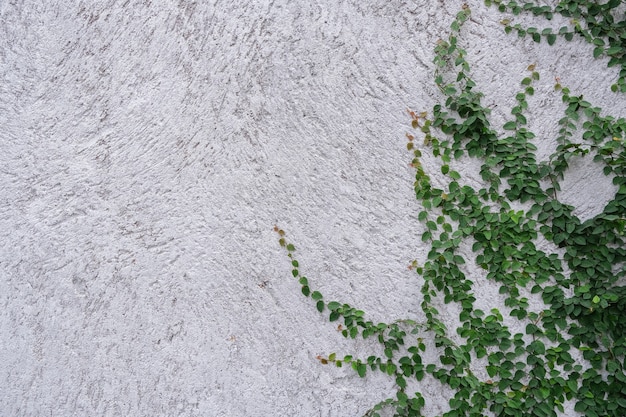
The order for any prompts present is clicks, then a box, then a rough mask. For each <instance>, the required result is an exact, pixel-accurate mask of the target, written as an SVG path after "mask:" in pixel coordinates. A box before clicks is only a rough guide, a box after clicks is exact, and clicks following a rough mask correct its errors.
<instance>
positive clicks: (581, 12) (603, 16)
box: [485, 0, 626, 92]
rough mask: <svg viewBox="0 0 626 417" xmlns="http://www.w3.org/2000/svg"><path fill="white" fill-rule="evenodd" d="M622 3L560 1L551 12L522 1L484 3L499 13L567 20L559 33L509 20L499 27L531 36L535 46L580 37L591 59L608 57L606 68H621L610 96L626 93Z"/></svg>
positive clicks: (625, 34) (613, 0)
mask: <svg viewBox="0 0 626 417" xmlns="http://www.w3.org/2000/svg"><path fill="white" fill-rule="evenodd" d="M623 3H624V2H623V0H608V1H606V2H604V3H600V2H599V1H598V0H561V1H560V2H559V3H558V4H557V5H556V7H554V8H552V7H550V6H548V5H540V4H537V2H531V1H523V0H522V1H515V0H512V1H503V0H485V4H486V5H487V6H492V5H494V6H497V7H498V10H500V11H501V12H509V13H511V14H513V15H514V16H518V15H520V14H522V13H532V14H533V15H535V16H542V17H544V18H545V19H546V20H552V18H553V17H554V15H555V14H559V15H561V16H563V17H566V18H570V25H569V26H562V27H561V28H559V30H558V31H555V30H553V29H552V28H544V29H538V28H536V27H532V26H531V27H524V26H523V25H521V24H519V23H513V22H512V21H511V20H510V19H503V20H502V21H501V23H502V24H503V25H504V28H505V31H506V32H507V33H511V32H517V34H518V35H519V36H520V37H525V36H530V37H532V39H533V40H534V41H535V42H541V39H545V40H546V41H547V42H548V44H550V45H552V44H554V43H555V42H556V40H557V37H562V38H564V39H565V40H567V41H571V40H572V39H574V36H582V37H583V38H584V39H585V40H586V41H587V42H589V43H590V44H591V45H593V47H594V49H593V57H594V58H598V57H600V56H607V57H609V62H608V66H609V67H613V66H619V67H620V72H619V77H618V80H617V82H616V83H615V84H613V85H612V86H611V89H612V90H613V92H617V91H621V92H626V54H625V53H624V52H625V51H626V19H625V18H624V17H626V10H625V9H624V7H623ZM620 6H621V7H620ZM620 14H621V19H620Z"/></svg>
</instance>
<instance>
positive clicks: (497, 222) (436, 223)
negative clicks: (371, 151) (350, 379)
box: [275, 7, 626, 417]
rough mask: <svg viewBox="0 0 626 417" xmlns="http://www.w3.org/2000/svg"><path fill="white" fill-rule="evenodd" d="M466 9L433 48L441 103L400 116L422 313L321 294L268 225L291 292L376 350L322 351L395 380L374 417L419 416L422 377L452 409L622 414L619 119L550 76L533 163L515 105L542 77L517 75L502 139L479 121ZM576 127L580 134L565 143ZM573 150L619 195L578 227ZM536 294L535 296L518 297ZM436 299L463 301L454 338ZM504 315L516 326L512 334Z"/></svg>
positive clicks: (625, 130)
mask: <svg viewBox="0 0 626 417" xmlns="http://www.w3.org/2000/svg"><path fill="white" fill-rule="evenodd" d="M469 16H470V10H469V9H468V8H467V7H464V8H463V10H461V11H460V12H459V13H458V15H457V16H456V19H455V20H454V22H453V23H452V25H451V33H450V36H449V37H448V38H447V39H446V40H442V41H440V42H439V43H438V44H437V46H436V48H435V55H436V57H435V61H434V62H435V64H436V67H437V72H436V77H435V82H436V84H437V85H438V86H439V88H440V90H441V91H442V93H443V94H444V96H445V97H446V100H445V104H443V105H436V106H435V107H434V108H433V111H432V117H430V118H429V117H428V115H427V114H426V113H419V114H418V113H415V112H410V115H411V118H412V125H413V127H414V128H415V129H418V130H419V131H420V132H421V133H422V134H423V135H424V144H423V145H421V144H420V145H418V144H417V140H416V139H415V137H414V136H413V135H411V134H407V137H408V139H409V141H408V144H407V148H408V149H409V150H410V151H412V152H413V155H414V158H413V161H412V165H413V167H414V168H415V170H416V178H415V193H416V197H417V199H418V200H419V201H420V203H421V205H422V207H423V210H422V211H420V213H419V215H418V218H419V220H420V221H422V222H423V223H424V225H425V231H424V232H423V234H422V241H423V242H424V244H428V245H429V246H430V251H429V252H428V255H427V260H426V261H425V263H424V265H421V266H420V265H417V263H416V262H415V263H414V264H413V267H414V268H415V270H416V271H417V273H418V274H419V275H421V277H422V285H421V294H422V302H421V309H422V311H423V312H424V314H425V317H426V320H425V322H423V323H416V322H414V321H411V320H403V321H399V322H395V323H391V324H387V323H377V324H376V323H373V322H371V321H368V320H366V319H365V314H364V312H363V311H361V310H358V309H355V308H354V307H352V306H350V305H348V304H343V303H340V302H337V301H330V302H327V301H326V300H325V298H324V296H323V295H322V294H321V293H320V292H319V291H315V290H313V289H311V286H310V283H309V281H308V279H307V278H306V277H305V276H303V275H301V272H300V266H299V264H298V261H297V260H296V258H295V256H294V253H295V247H294V246H293V244H291V243H288V242H287V241H286V240H285V237H284V235H285V233H284V231H283V230H281V229H279V228H278V227H276V228H275V230H276V231H277V232H278V234H279V235H280V240H279V242H280V244H281V246H283V247H284V248H286V250H287V254H288V256H289V258H290V260H291V263H292V266H293V271H292V272H293V276H294V277H295V278H296V279H297V280H298V282H299V283H300V285H301V286H302V293H303V294H304V295H305V296H307V297H310V298H312V299H313V300H314V302H315V304H316V307H317V310H318V311H319V312H321V313H326V312H328V313H329V320H330V321H338V320H343V324H342V329H343V330H342V333H343V336H344V337H347V338H356V337H363V338H370V337H373V338H376V340H377V341H378V342H379V343H380V344H381V345H382V348H383V349H382V351H383V352H384V353H383V354H382V355H381V356H370V357H368V358H355V357H353V356H352V355H348V356H345V357H343V358H339V357H337V355H336V354H331V355H329V356H328V357H321V356H320V357H318V359H319V360H320V361H321V362H322V363H324V364H328V363H333V364H335V365H336V366H344V365H349V366H351V367H352V369H354V370H355V371H356V372H357V373H358V375H360V376H361V377H363V376H365V375H366V373H367V371H368V370H378V371H381V372H383V373H386V374H388V375H389V376H391V377H393V378H394V379H395V382H396V384H397V387H398V389H397V392H396V395H395V397H393V398H389V399H387V400H385V401H383V402H381V403H379V404H377V405H376V406H374V407H373V408H372V409H371V410H370V411H369V412H368V414H367V415H369V416H378V415H379V414H378V412H379V411H380V410H381V409H383V408H385V407H393V409H394V412H395V414H394V415H395V416H421V415H422V410H423V407H424V405H425V399H424V397H423V395H422V394H421V393H420V392H415V393H410V392H407V390H408V388H407V387H408V386H409V384H408V382H409V381H410V380H414V381H417V385H418V386H419V381H422V380H423V378H424V377H425V376H426V375H430V376H431V377H433V378H435V379H436V380H438V381H439V382H440V383H441V384H443V385H444V386H447V387H449V388H450V389H451V390H452V392H454V394H453V396H452V398H450V399H449V406H450V410H449V411H447V412H446V413H445V414H444V416H447V417H455V416H482V415H485V413H487V412H491V413H493V414H495V415H507V416H518V417H521V416H528V415H533V416H556V415H558V413H563V412H565V407H564V405H565V404H566V402H568V401H572V402H573V403H574V408H575V410H576V411H577V412H579V413H582V414H584V415H587V416H617V415H626V373H625V366H626V362H625V356H626V286H625V285H624V278H625V277H626V245H624V243H625V242H624V240H625V237H624V229H625V225H626V219H625V217H626V216H625V214H626V151H625V148H624V137H625V135H626V121H625V120H624V119H615V118H613V117H610V116H602V115H601V111H600V109H599V108H597V107H593V106H592V105H591V104H590V103H589V102H587V101H585V100H584V99H583V97H582V96H576V95H573V94H572V93H571V92H570V91H569V90H568V89H567V88H564V87H563V86H561V85H558V84H557V86H556V91H558V94H560V95H561V96H562V99H563V102H564V103H565V105H566V110H565V113H564V116H563V118H562V119H561V120H560V121H559V125H560V127H561V128H560V131H559V136H558V138H557V139H556V140H557V146H556V149H555V151H554V152H553V154H552V155H551V156H550V158H548V160H546V161H538V160H537V158H536V150H537V148H536V147H535V145H534V144H533V139H534V138H535V135H534V134H533V132H531V131H529V130H528V129H527V127H526V125H527V119H526V113H527V108H528V97H529V96H531V95H533V94H534V89H533V84H534V83H535V82H536V81H537V80H539V78H540V75H539V73H538V72H537V71H535V67H534V65H531V66H530V67H529V68H528V70H529V75H528V76H527V77H525V78H524V79H523V80H522V81H521V90H520V92H519V93H518V94H517V95H516V104H515V106H514V107H513V108H512V110H511V118H510V120H509V121H507V122H506V123H504V125H503V126H502V129H501V130H502V131H504V132H506V133H505V134H500V133H499V131H498V130H497V129H494V128H493V127H492V126H491V124H490V117H489V116H490V115H489V113H490V112H489V109H488V108H486V107H484V106H483V105H482V104H481V98H482V94H481V93H480V92H478V91H476V84H475V83H474V81H473V80H472V79H471V77H470V66H469V63H468V62H467V60H466V58H465V57H466V52H465V51H464V50H463V49H462V48H461V47H460V46H459V43H458V35H459V32H460V30H461V27H462V25H463V23H464V22H465V21H466V20H467V19H468V18H469ZM577 131H578V132H579V133H581V134H582V140H578V139H576V138H578V135H576V134H575V133H576V132H577ZM425 150H429V152H431V153H432V154H433V155H434V156H435V157H437V158H439V160H440V161H441V172H440V174H441V178H442V179H443V182H445V183H446V185H445V187H442V188H438V187H437V186H436V185H434V183H433V182H432V181H431V176H430V175H429V173H427V172H426V170H425V169H424V168H423V166H422V164H421V162H420V158H421V156H422V151H425ZM583 157H593V159H594V161H596V162H597V163H598V164H601V165H602V166H603V167H604V173H605V174H606V175H610V176H612V177H613V183H614V184H615V186H616V189H617V191H616V193H615V195H614V197H613V198H612V199H611V200H610V201H609V202H608V204H607V205H606V206H605V207H604V210H603V211H602V212H601V213H599V214H597V215H596V216H594V217H593V218H590V219H588V220H585V221H582V220H581V219H579V218H578V217H577V216H576V215H575V214H574V211H573V209H574V208H573V207H572V206H570V205H567V204H565V203H563V202H562V201H560V200H559V192H560V191H561V190H560V187H559V184H560V182H561V180H562V179H563V175H564V173H565V172H566V171H567V169H568V164H569V163H570V161H572V159H574V158H583ZM461 158H476V159H478V160H480V161H482V165H481V168H480V175H481V177H482V180H483V182H484V186H483V187H482V188H480V189H477V188H475V187H472V186H470V185H467V184H464V181H463V178H462V175H461V174H460V173H459V172H458V171H456V170H454V169H453V165H454V164H455V161H456V160H459V159H461ZM438 175H439V174H438ZM439 182H442V181H439ZM520 207H522V209H519V208H520ZM540 240H545V241H548V242H551V243H552V244H553V245H554V248H555V250H554V253H548V252H546V251H544V250H541V249H540V248H539V247H538V246H537V244H536V243H537V242H538V241H540ZM466 243H470V244H471V247H472V255H471V257H472V258H473V259H472V261H473V263H474V264H475V266H474V267H472V268H473V269H472V268H468V266H467V265H468V264H469V263H470V262H469V261H470V259H468V255H467V251H463V250H461V249H460V248H461V247H462V246H463V245H464V244H466ZM557 248H558V249H557ZM476 268H478V269H477V270H478V271H482V272H481V273H478V272H476ZM470 270H471V271H472V272H471V273H470V272H469V271H470ZM480 280H488V281H491V282H493V283H495V285H497V286H498V287H499V292H500V294H501V295H502V297H503V300H504V303H503V305H502V306H501V310H502V311H500V309H496V308H494V309H491V310H490V311H483V310H481V309H479V308H478V307H477V306H476V304H477V303H476V302H477V298H476V294H475V291H476V289H475V288H474V287H475V284H476V283H477V282H479V281H480ZM538 297H540V298H541V300H542V301H543V303H541V302H539V301H537V300H535V301H531V300H530V299H529V298H538ZM438 302H439V303H441V302H443V303H444V304H449V303H456V304H457V305H458V306H459V307H460V314H459V317H458V319H459V325H458V327H457V328H456V329H453V330H454V333H455V334H454V335H453V334H451V333H450V330H449V329H448V327H447V326H446V323H444V322H443V321H442V320H441V318H440V314H439V311H438V310H437V308H436V305H437V303H438ZM507 323H509V325H507ZM510 323H515V324H517V325H516V326H515V328H521V329H524V331H523V332H517V333H513V330H511V325H510ZM424 340H431V341H433V342H434V346H435V348H436V349H437V354H438V357H439V361H438V363H425V361H424V359H423V358H424V356H426V355H425V353H426V351H427V347H426V344H425V343H424ZM477 367H482V368H483V369H481V372H478V371H477Z"/></svg>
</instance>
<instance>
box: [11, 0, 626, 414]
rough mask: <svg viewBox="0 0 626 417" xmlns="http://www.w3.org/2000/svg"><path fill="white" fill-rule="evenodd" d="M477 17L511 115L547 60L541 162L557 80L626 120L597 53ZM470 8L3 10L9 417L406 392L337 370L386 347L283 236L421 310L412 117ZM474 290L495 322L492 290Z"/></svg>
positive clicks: (489, 87)
mask: <svg viewBox="0 0 626 417" xmlns="http://www.w3.org/2000/svg"><path fill="white" fill-rule="evenodd" d="M468 3H469V5H470V7H471V8H472V10H473V17H472V20H471V21H469V22H468V23H467V25H466V26H465V28H464V32H463V36H462V40H461V42H462V43H463V45H464V46H465V47H466V49H467V50H468V52H469V58H470V62H471V63H472V64H473V70H474V76H475V78H476V79H477V81H478V83H479V87H480V88H481V89H482V90H483V91H484V92H485V94H486V98H485V100H486V101H485V104H487V105H489V106H492V107H493V110H494V120H495V122H496V123H497V122H502V121H504V120H505V117H506V116H507V114H508V108H510V105H511V104H512V102H513V101H512V100H513V96H514V92H515V91H517V89H518V85H519V84H518V83H519V80H521V78H523V77H524V76H525V68H526V67H527V65H528V64H531V63H536V64H537V69H538V70H539V71H540V72H541V73H542V75H543V78H542V81H541V82H540V83H539V85H538V86H537V88H536V90H537V94H536V96H535V97H534V98H533V99H532V102H531V107H533V108H534V109H535V110H533V113H532V115H533V117H534V118H532V122H531V123H533V124H532V125H531V127H532V128H533V129H534V131H535V132H536V133H537V134H538V141H539V142H540V143H539V147H540V149H541V150H542V152H545V154H546V155H547V154H548V152H549V150H550V148H551V146H554V144H553V143H552V142H551V141H550V138H553V137H554V136H555V132H556V130H557V126H556V120H558V112H559V111H560V110H561V109H562V108H561V107H560V106H561V105H560V103H559V98H558V97H557V96H554V95H552V93H551V90H552V85H553V77H555V76H558V77H560V78H561V81H562V83H563V84H565V85H568V86H569V87H570V88H571V89H572V91H573V92H577V93H581V94H585V97H586V99H587V100H589V101H591V102H592V103H594V104H595V105H599V106H601V107H603V108H605V109H607V110H610V111H611V113H612V114H614V115H618V116H624V115H625V114H626V111H625V110H626V106H625V104H624V101H623V100H622V98H621V96H615V95H613V94H611V93H610V92H609V86H610V84H611V83H612V82H613V81H614V80H615V77H616V75H617V70H615V69H606V62H605V61H602V60H599V61H593V60H591V59H590V56H591V53H590V48H589V46H587V45H585V44H584V43H581V42H572V43H569V44H568V43H564V42H559V43H557V45H555V46H554V47H548V46H547V45H543V44H542V45H536V44H534V43H533V42H532V41H529V40H520V39H517V37H514V36H507V35H505V34H504V33H503V31H502V29H501V27H500V24H499V23H498V22H499V20H500V19H502V16H501V15H500V14H498V13H497V12H496V11H495V10H490V9H487V8H486V7H485V6H483V5H482V2H481V1H478V0H473V1H468ZM460 6H461V2H456V1H445V2H444V1H427V0H413V1H402V0H391V1H390V0H373V1H342V2H339V3H337V2H333V1H325V0H312V1H307V2H300V1H288V0H266V1H248V2H244V1H221V2H218V1H202V2H191V1H184V0H181V1H173V0H163V1H154V2H151V1H148V0H144V1H125V2H123V1H116V0H108V1H105V0H93V1H86V2H83V1H81V2H69V3H68V2H61V1H29V0H24V1H8V0H7V1H3V2H0V74H1V75H2V84H1V85H0V146H1V148H0V149H1V152H0V181H1V185H2V187H1V188H0V234H1V240H0V308H1V310H0V334H1V335H2V337H1V338H0V414H2V415H7V416H8V415H13V416H60V415H63V416H86V415H102V416H118V415H167V416H175V415H176V416H178V415H180V416H248V417H254V416H305V417H308V416H310V417H313V416H323V417H331V416H332V417H336V416H357V415H361V414H363V413H364V412H365V411H366V410H368V409H369V407H371V406H372V405H373V404H374V403H375V402H377V401H378V400H381V399H383V398H385V397H386V396H388V395H391V394H392V393H393V384H392V381H390V380H388V379H386V378H384V377H383V376H381V375H377V374H372V375H369V376H368V377H367V378H366V379H360V378H358V376H356V375H355V374H354V373H353V372H352V371H350V370H347V369H335V368H331V367H323V366H321V365H319V363H318V361H317V360H316V359H315V357H316V355H318V354H327V353H330V352H333V351H336V352H338V353H339V354H345V353H353V352H357V353H358V352H363V353H364V354H365V353H368V352H373V351H376V349H377V347H376V346H373V345H371V344H369V343H366V342H364V341H356V342H354V341H347V340H344V339H343V338H342V337H341V336H340V334H339V333H338V332H337V330H336V328H335V326H334V325H332V324H329V323H328V322H327V321H326V319H325V318H323V317H321V316H320V315H319V314H318V313H317V312H316V311H315V308H314V307H313V306H312V305H311V304H310V303H309V302H307V300H305V299H304V298H303V297H302V296H301V295H300V292H299V286H298V284H297V283H296V282H294V281H293V280H292V279H290V268H289V264H288V262H287V261H286V258H285V256H284V253H283V252H282V250H281V249H280V248H279V247H278V244H277V239H276V236H275V233H274V232H273V231H272V228H273V226H274V225H275V224H279V225H280V226H281V227H283V228H284V229H285V230H287V232H288V234H289V237H290V239H291V240H292V241H294V243H296V244H297V246H298V249H299V251H298V253H299V259H300V261H301V264H302V265H303V271H304V272H305V274H306V275H307V276H308V277H309V278H310V279H311V280H312V281H313V282H314V283H315V285H317V287H318V288H319V289H320V290H322V292H323V293H324V294H326V296H327V298H329V299H339V300H341V301H346V302H349V303H352V304H353V305H355V306H358V307H359V308H362V309H364V310H365V311H367V313H368V314H369V317H370V318H371V319H372V320H375V321H378V320H393V319H396V318H402V317H419V314H420V313H419V282H418V277H417V276H416V275H414V273H412V272H410V271H408V270H407V265H408V264H409V263H410V261H411V260H413V259H416V258H417V259H420V258H421V257H423V256H424V254H425V249H426V248H424V247H422V246H421V245H420V239H419V236H420V233H421V227H422V226H421V225H420V224H419V222H418V221H417V219H416V214H417V212H418V209H419V207H418V205H417V203H416V202H415V200H414V198H413V191H412V177H413V173H412V171H411V169H410V168H409V167H408V162H409V160H410V156H409V154H408V153H407V152H406V149H405V139H404V133H405V132H406V131H407V129H408V128H409V119H408V116H407V114H406V109H407V108H411V109H415V110H428V109H430V108H431V107H432V105H433V104H435V103H436V102H437V100H440V98H441V97H440V95H439V93H438V91H437V90H436V88H435V87H434V84H433V81H432V74H433V66H432V65H431V60H432V56H433V53H432V50H433V47H434V45H435V43H436V41H437V40H438V39H439V38H441V37H444V36H446V33H447V28H448V26H449V24H450V22H451V19H452V17H453V15H454V14H456V12H457V11H458V9H459V7H460ZM559 23H560V22H558V19H557V20H556V21H555V26H557V27H558V24H559ZM555 115H556V116H555ZM585 164H586V163H584V162H583V163H582V164H580V165H577V167H576V170H572V171H571V172H570V173H568V177H567V178H566V180H567V181H569V182H568V184H571V189H570V188H569V187H568V189H565V190H564V193H563V198H564V199H569V200H568V202H570V203H571V204H574V205H579V204H578V203H580V206H581V207H582V208H581V209H580V211H579V213H580V215H581V216H582V217H584V216H589V215H592V214H593V213H594V210H595V211H597V210H599V209H601V207H602V204H603V201H605V200H606V196H607V193H609V192H611V191H612V190H611V187H612V186H611V184H610V180H608V181H607V180H606V179H605V178H603V176H602V175H601V174H598V173H597V169H595V168H594V167H593V166H592V165H589V164H586V165H585ZM472 167H474V168H472ZM427 168H431V169H433V170H434V169H435V167H434V166H433V165H430V166H427ZM473 169H475V163H473V162H472V161H467V164H465V163H463V162H462V163H461V164H460V167H459V170H460V171H461V173H462V174H463V175H464V177H465V178H467V180H468V181H472V177H474V180H476V181H478V180H479V177H477V176H473V175H472V173H473V171H472V170H473ZM433 172H434V171H433ZM592 192H593V194H590V193H592ZM603 199H604V200H603ZM477 285H479V287H480V288H478V290H480V293H481V294H484V295H485V297H484V298H485V299H484V301H483V302H484V303H486V304H487V305H488V306H489V308H491V306H493V304H494V300H497V298H498V297H499V296H498V295H497V289H495V290H494V289H493V288H490V287H489V285H488V284H487V283H479V284H477ZM489 294H495V295H494V296H491V297H490V296H489ZM442 313H443V315H444V317H448V319H449V320H450V321H451V322H453V321H454V320H455V314H456V313H455V311H454V308H453V306H450V307H449V308H448V309H443V311H442ZM420 388H421V389H422V390H423V392H424V393H425V395H426V397H427V400H428V404H427V408H426V412H427V413H428V414H430V415H432V414H436V413H441V412H443V411H445V410H446V406H447V399H446V394H447V392H446V391H445V390H442V388H441V387H440V386H439V385H437V384H436V383H434V382H432V381H430V382H429V381H426V382H425V383H424V384H423V386H421V387H420Z"/></svg>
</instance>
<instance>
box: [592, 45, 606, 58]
mask: <svg viewBox="0 0 626 417" xmlns="http://www.w3.org/2000/svg"><path fill="white" fill-rule="evenodd" d="M603 53H604V48H602V47H601V46H598V47H596V48H594V49H593V57H594V58H597V57H599V56H600V55H602V54H603Z"/></svg>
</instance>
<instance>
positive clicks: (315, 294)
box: [311, 291, 323, 300]
mask: <svg viewBox="0 0 626 417" xmlns="http://www.w3.org/2000/svg"><path fill="white" fill-rule="evenodd" d="M311 298H312V299H314V300H321V299H322V298H323V296H322V294H321V293H320V292H319V291H313V293H312V294H311Z"/></svg>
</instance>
